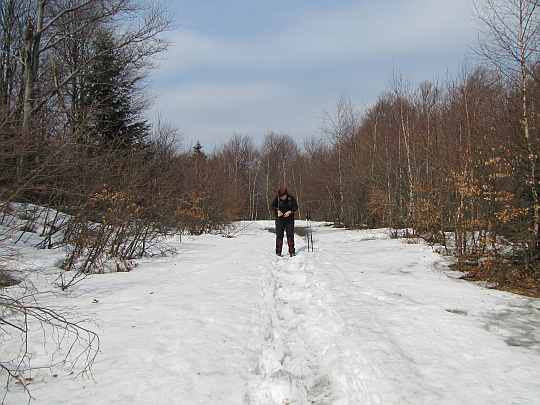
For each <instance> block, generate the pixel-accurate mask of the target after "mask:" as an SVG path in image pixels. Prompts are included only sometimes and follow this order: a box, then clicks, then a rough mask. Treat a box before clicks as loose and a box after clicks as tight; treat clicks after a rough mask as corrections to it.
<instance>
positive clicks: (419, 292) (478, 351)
mask: <svg viewBox="0 0 540 405" xmlns="http://www.w3.org/2000/svg"><path fill="white" fill-rule="evenodd" d="M339 232H340V231H336V230H333V229H326V230H325V229H323V228H320V229H318V235H317V236H318V237H317V245H316V246H317V249H316V251H315V252H314V253H307V252H306V253H305V254H301V255H299V256H297V257H295V258H292V259H289V258H286V259H279V258H274V259H272V260H270V263H271V264H270V265H268V261H265V262H264V266H265V267H268V268H269V269H270V270H269V273H270V276H269V278H270V281H269V282H267V283H265V285H267V286H268V287H267V288H265V290H266V292H265V295H264V300H265V302H266V303H267V305H268V311H269V314H270V318H271V322H270V325H269V327H268V332H267V335H266V336H267V337H266V339H267V341H266V343H265V344H264V346H263V350H262V354H261V356H260V359H259V365H258V367H257V374H259V375H261V378H262V382H260V383H259V384H258V386H257V387H256V389H255V390H252V391H251V392H250V398H253V399H254V401H253V403H263V404H264V403H272V404H274V403H275V404H278V403H282V402H280V401H283V403H291V404H293V403H299V404H300V403H301V404H308V403H317V404H456V403H489V404H497V403H500V404H508V403H520V404H523V403H531V404H532V403H536V401H537V398H538V397H537V396H536V397H535V394H534V393H535V392H536V393H537V394H538V393H539V392H540V391H539V388H540V384H539V382H538V381H537V380H536V381H535V378H530V379H528V378H527V379H526V381H524V380H523V375H524V374H525V375H530V376H536V377H538V376H539V375H540V369H539V366H540V362H539V360H540V359H539V357H538V355H539V350H538V349H539V347H540V345H539V344H538V342H539V338H540V332H539V331H538V329H536V330H535V329H534V328H535V327H538V326H540V323H538V321H540V317H539V316H538V311H537V309H536V307H535V306H534V305H533V303H532V302H531V301H530V300H528V299H524V298H523V297H517V296H510V295H509V294H506V293H501V292H498V291H491V290H485V289H481V288H479V287H478V286H476V285H472V284H469V283H466V282H460V281H457V280H455V279H451V278H449V277H448V275H446V274H444V273H443V272H441V271H439V270H438V268H439V269H440V268H441V266H440V262H441V261H443V258H442V257H441V256H439V255H437V254H435V253H433V252H432V251H431V249H430V248H429V247H427V246H426V245H424V244H419V245H409V244H406V243H404V241H401V240H392V239H389V238H388V236H387V234H386V233H385V232H382V231H379V232H366V231H362V232H356V233H355V232H348V234H347V237H343V236H344V235H343V234H339ZM341 232H343V231H341ZM509 304H510V305H512V307H510V306H509ZM537 304H538V302H536V305H537ZM499 307H500V308H499ZM493 308H497V312H493ZM501 315H502V316H504V317H506V318H508V319H511V318H513V316H515V318H520V317H521V319H522V320H523V317H529V318H530V319H529V320H530V321H531V322H532V325H531V323H527V324H523V323H520V322H519V321H517V322H516V325H514V326H517V327H516V328H512V330H505V329H504V328H505V327H510V326H509V325H505V326H503V328H502V329H501V328H499V327H498V326H497V325H496V323H497V322H498V321H497V319H500V316H501ZM493 332H495V333H493ZM501 337H504V338H509V337H511V340H510V341H508V342H505V341H504V339H503V338H501ZM512 342H513V343H514V344H515V345H512V346H509V343H512ZM520 346H525V347H526V348H525V349H523V348H522V347H520ZM532 346H534V347H532ZM517 352H521V354H523V355H524V356H515V354H517ZM512 353H514V354H512ZM501 359H504V360H503V361H501ZM529 384H530V385H529ZM524 390H525V391H529V390H530V392H529V393H524ZM478 398H482V400H481V402H478Z"/></svg>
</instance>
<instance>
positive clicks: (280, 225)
mask: <svg viewBox="0 0 540 405" xmlns="http://www.w3.org/2000/svg"><path fill="white" fill-rule="evenodd" d="M285 230H286V231H287V244H288V245H289V253H295V252H294V218H283V217H278V218H277V219H276V253H277V254H278V255H280V254H281V248H282V246H283V236H284V234H285Z"/></svg>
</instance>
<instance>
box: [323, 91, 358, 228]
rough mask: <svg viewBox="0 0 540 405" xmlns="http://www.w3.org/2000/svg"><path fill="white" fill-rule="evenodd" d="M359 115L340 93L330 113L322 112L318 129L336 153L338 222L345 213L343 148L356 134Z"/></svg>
mask: <svg viewBox="0 0 540 405" xmlns="http://www.w3.org/2000/svg"><path fill="white" fill-rule="evenodd" d="M358 128H359V113H358V111H357V110H356V108H355V107H354V105H353V103H352V101H351V99H350V97H349V96H347V95H346V94H345V93H341V94H340V95H339V96H338V97H337V100H336V104H335V106H334V109H333V111H332V112H329V111H326V110H323V112H322V118H321V122H320V129H321V131H322V133H323V134H324V135H326V136H327V137H328V139H329V140H330V142H331V144H332V145H333V147H334V148H335V150H336V151H337V169H338V184H339V201H340V204H339V214H338V221H343V220H344V211H345V180H344V162H343V153H344V150H343V149H344V146H345V145H346V143H347V142H348V141H349V140H350V139H352V137H354V136H355V135H356V133H357V132H358Z"/></svg>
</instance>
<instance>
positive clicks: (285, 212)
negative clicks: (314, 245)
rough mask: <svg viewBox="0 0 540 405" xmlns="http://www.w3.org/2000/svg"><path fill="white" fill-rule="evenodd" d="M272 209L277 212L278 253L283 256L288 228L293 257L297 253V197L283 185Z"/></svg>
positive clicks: (290, 249)
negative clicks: (295, 248)
mask: <svg viewBox="0 0 540 405" xmlns="http://www.w3.org/2000/svg"><path fill="white" fill-rule="evenodd" d="M271 209H272V211H274V214H276V254H277V255H278V256H281V248H282V247H283V235H284V232H285V230H287V244H288V245H289V254H290V255H291V257H292V256H294V255H295V254H296V252H295V250H294V213H295V212H296V211H297V210H298V203H297V202H296V198H294V196H293V195H291V194H289V193H288V192H287V189H286V188H285V187H281V188H280V189H279V190H278V195H277V196H276V198H274V201H272V205H271Z"/></svg>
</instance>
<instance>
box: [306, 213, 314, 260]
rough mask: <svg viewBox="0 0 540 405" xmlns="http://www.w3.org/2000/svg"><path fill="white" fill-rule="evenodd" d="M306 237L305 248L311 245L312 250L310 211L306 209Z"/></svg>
mask: <svg viewBox="0 0 540 405" xmlns="http://www.w3.org/2000/svg"><path fill="white" fill-rule="evenodd" d="M306 237H307V250H308V252H309V248H310V246H311V251H312V252H313V228H312V227H311V211H306Z"/></svg>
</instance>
